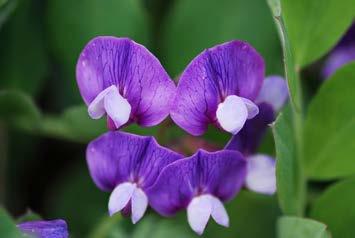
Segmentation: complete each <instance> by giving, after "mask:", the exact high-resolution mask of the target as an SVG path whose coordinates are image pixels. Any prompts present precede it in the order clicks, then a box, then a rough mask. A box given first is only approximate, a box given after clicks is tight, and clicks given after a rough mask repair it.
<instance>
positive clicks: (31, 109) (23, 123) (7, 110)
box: [0, 90, 41, 130]
mask: <svg viewBox="0 0 355 238" xmlns="http://www.w3.org/2000/svg"><path fill="white" fill-rule="evenodd" d="M40 118H41V115H40V112H39V110H38V109H37V107H36V105H35V104H34V102H33V101H32V99H31V98H30V97H29V96H27V95H26V94H24V93H22V92H20V91H15V90H2V91H0V120H3V121H5V122H6V123H9V124H12V125H14V126H17V127H20V128H22V129H26V130H35V129H36V128H38V127H39V121H40Z"/></svg>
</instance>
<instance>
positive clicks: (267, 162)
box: [245, 154, 276, 195]
mask: <svg viewBox="0 0 355 238" xmlns="http://www.w3.org/2000/svg"><path fill="white" fill-rule="evenodd" d="M247 161H248V166H247V171H248V172H247V178H246V180H245V185H246V187H247V188H248V189H250V190H252V191H254V192H257V193H262V194H267V195H272V194H274V193H275V192H276V174H275V160H274V159H273V158H271V157H270V156H267V155H262V154H257V155H253V156H249V157H247Z"/></svg>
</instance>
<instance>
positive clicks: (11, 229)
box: [0, 207, 23, 238]
mask: <svg viewBox="0 0 355 238" xmlns="http://www.w3.org/2000/svg"><path fill="white" fill-rule="evenodd" d="M0 237H4V238H5V237H6V238H21V237H23V235H21V233H20V232H19V230H18V229H17V228H16V225H15V223H14V221H13V220H12V218H11V217H10V216H9V215H8V214H7V212H6V211H5V209H4V208H2V207H0Z"/></svg>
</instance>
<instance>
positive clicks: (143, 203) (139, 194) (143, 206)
mask: <svg viewBox="0 0 355 238" xmlns="http://www.w3.org/2000/svg"><path fill="white" fill-rule="evenodd" d="M131 205H132V217H131V218H132V223H133V224H136V223H137V222H138V221H139V220H140V219H141V218H142V217H143V216H144V213H145V211H146V210H147V207H148V197H147V195H145V193H144V191H143V190H142V189H140V188H136V189H135V190H134V193H133V195H132V200H131Z"/></svg>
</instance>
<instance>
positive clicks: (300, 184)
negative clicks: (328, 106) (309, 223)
mask: <svg viewBox="0 0 355 238" xmlns="http://www.w3.org/2000/svg"><path fill="white" fill-rule="evenodd" d="M291 116H292V113H291V110H290V107H286V108H285V109H284V111H283V112H282V113H280V115H279V116H278V118H277V119H276V122H275V123H274V125H273V128H272V129H273V134H274V140H275V147H276V179H277V180H276V181H277V194H278V198H279V203H280V207H281V209H282V211H283V212H284V214H286V215H302V213H303V208H304V197H305V181H304V178H303V174H302V170H301V169H302V168H301V164H300V159H299V158H298V153H297V148H296V140H295V131H294V127H293V121H292V117H291Z"/></svg>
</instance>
